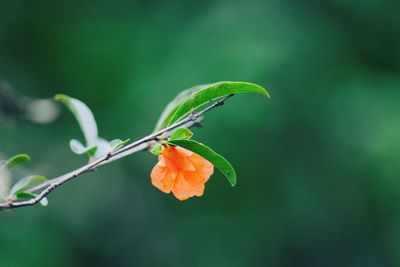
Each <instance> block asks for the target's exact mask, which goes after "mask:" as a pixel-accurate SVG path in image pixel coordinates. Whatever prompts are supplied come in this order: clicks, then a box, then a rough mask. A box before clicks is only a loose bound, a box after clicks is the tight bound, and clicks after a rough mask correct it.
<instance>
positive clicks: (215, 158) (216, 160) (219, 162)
mask: <svg viewBox="0 0 400 267" xmlns="http://www.w3.org/2000/svg"><path fill="white" fill-rule="evenodd" d="M167 143H168V144H170V145H174V146H179V147H183V148H186V149H187V150H190V151H192V152H194V153H196V154H198V155H200V156H202V157H203V158H205V159H206V160H208V161H209V162H211V163H212V164H213V165H214V166H215V167H216V168H217V169H218V170H220V171H221V172H222V173H223V174H224V175H225V176H226V178H227V179H228V181H229V182H230V183H231V185H232V186H235V184H236V172H235V169H234V168H233V166H232V165H231V164H230V163H229V161H227V160H226V159H225V158H224V157H222V156H221V155H219V154H217V153H216V152H215V151H213V150H212V149H211V148H209V147H207V146H205V145H203V144H202V143H199V142H197V141H193V140H171V141H168V142H167Z"/></svg>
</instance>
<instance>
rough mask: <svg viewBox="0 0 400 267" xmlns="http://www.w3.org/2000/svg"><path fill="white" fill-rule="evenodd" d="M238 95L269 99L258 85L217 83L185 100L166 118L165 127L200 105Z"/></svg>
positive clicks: (266, 93)
mask: <svg viewBox="0 0 400 267" xmlns="http://www.w3.org/2000/svg"><path fill="white" fill-rule="evenodd" d="M238 93H258V94H262V95H265V96H267V97H269V94H268V92H267V91H266V90H265V89H264V88H262V87H261V86H259V85H256V84H252V83H246V82H219V83H215V84H212V85H210V86H208V87H206V88H204V89H202V90H199V91H198V92H196V93H194V94H193V95H191V96H190V97H189V98H187V99H185V100H184V101H183V102H182V104H181V105H180V106H179V107H178V108H177V109H176V110H175V112H174V113H173V115H172V116H170V117H167V118H166V119H169V118H170V119H169V121H168V123H167V126H169V125H171V124H173V123H175V122H177V121H178V120H180V119H182V118H184V117H185V116H187V115H189V113H190V112H191V111H192V110H193V109H197V108H199V107H201V106H202V105H205V104H207V103H209V102H210V101H214V100H217V99H219V98H222V97H225V96H228V95H232V94H238Z"/></svg>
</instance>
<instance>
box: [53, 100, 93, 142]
mask: <svg viewBox="0 0 400 267" xmlns="http://www.w3.org/2000/svg"><path fill="white" fill-rule="evenodd" d="M54 99H55V100H56V101H59V102H61V103H63V104H64V105H65V106H67V107H68V109H69V110H70V111H71V112H72V114H74V116H75V118H76V120H77V121H78V123H79V126H80V128H81V130H82V132H83V135H84V136H85V139H86V146H87V147H93V146H96V141H97V136H98V132H97V124H96V121H95V119H94V116H93V113H92V112H91V111H90V109H89V108H88V107H87V106H86V105H85V103H83V102H82V101H80V100H78V99H75V98H72V97H69V96H67V95H62V94H58V95H56V96H55V97H54Z"/></svg>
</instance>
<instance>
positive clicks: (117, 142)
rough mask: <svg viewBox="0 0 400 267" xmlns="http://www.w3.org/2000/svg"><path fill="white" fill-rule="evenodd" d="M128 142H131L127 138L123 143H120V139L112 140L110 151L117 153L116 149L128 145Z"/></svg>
mask: <svg viewBox="0 0 400 267" xmlns="http://www.w3.org/2000/svg"><path fill="white" fill-rule="evenodd" d="M130 140H131V139H129V138H128V139H126V140H125V141H122V140H120V139H114V140H112V141H111V142H110V146H111V150H112V151H117V150H118V149H120V148H122V147H124V146H126V145H127V144H128V143H129V141H130Z"/></svg>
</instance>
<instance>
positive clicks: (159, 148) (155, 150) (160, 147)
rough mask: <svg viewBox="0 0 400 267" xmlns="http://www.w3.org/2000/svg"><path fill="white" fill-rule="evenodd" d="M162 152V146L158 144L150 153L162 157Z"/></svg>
mask: <svg viewBox="0 0 400 267" xmlns="http://www.w3.org/2000/svg"><path fill="white" fill-rule="evenodd" d="M161 150H162V145H160V144H158V145H156V146H154V147H153V148H152V149H151V150H150V153H151V154H153V155H156V156H158V155H160V154H161Z"/></svg>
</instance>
